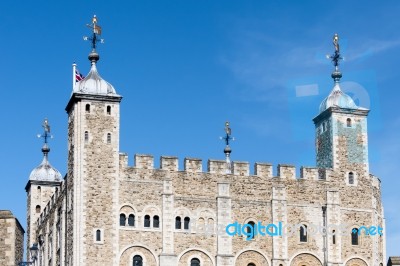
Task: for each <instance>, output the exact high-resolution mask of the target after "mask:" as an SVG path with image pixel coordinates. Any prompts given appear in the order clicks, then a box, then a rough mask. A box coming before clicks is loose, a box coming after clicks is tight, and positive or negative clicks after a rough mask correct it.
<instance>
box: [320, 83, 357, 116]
mask: <svg viewBox="0 0 400 266" xmlns="http://www.w3.org/2000/svg"><path fill="white" fill-rule="evenodd" d="M332 106H336V107H340V108H346V109H358V108H359V107H358V106H357V105H356V104H355V103H354V101H353V99H352V98H351V97H350V96H349V95H347V94H346V93H344V92H343V91H342V90H341V89H340V86H339V82H335V86H334V87H333V90H332V91H331V93H330V94H329V95H328V97H326V98H325V99H324V100H323V101H322V102H321V104H320V106H319V112H320V113H322V112H323V111H325V110H326V109H328V108H329V107H332Z"/></svg>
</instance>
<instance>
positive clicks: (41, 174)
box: [29, 145, 62, 181]
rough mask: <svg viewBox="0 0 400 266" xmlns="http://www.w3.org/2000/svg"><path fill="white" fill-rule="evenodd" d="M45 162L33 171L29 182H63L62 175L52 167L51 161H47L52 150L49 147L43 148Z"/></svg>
mask: <svg viewBox="0 0 400 266" xmlns="http://www.w3.org/2000/svg"><path fill="white" fill-rule="evenodd" d="M42 151H43V154H44V156H43V161H42V163H41V164H40V165H39V166H38V167H36V168H35V169H33V170H32V172H31V174H30V176H29V180H36V181H61V178H62V176H61V173H60V172H59V171H58V170H57V169H56V168H54V167H53V166H51V164H50V163H49V160H48V159H47V155H48V152H49V151H50V149H49V148H48V146H47V145H45V146H43V148H42Z"/></svg>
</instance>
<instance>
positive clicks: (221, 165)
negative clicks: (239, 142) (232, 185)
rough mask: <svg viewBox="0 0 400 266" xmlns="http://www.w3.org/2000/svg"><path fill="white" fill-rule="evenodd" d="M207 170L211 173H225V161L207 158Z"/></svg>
mask: <svg viewBox="0 0 400 266" xmlns="http://www.w3.org/2000/svg"><path fill="white" fill-rule="evenodd" d="M207 171H208V172H209V173H211V174H226V161H224V160H208V162H207Z"/></svg>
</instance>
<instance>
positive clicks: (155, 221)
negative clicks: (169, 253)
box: [153, 215, 160, 228]
mask: <svg viewBox="0 0 400 266" xmlns="http://www.w3.org/2000/svg"><path fill="white" fill-rule="evenodd" d="M153 227H155V228H159V227H160V217H158V215H155V216H154V217H153Z"/></svg>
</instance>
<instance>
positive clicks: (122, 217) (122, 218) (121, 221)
mask: <svg viewBox="0 0 400 266" xmlns="http://www.w3.org/2000/svg"><path fill="white" fill-rule="evenodd" d="M125 224H126V215H125V214H123V213H121V214H120V215H119V225H120V226H125Z"/></svg>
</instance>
